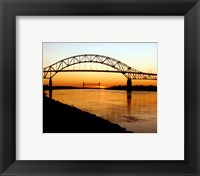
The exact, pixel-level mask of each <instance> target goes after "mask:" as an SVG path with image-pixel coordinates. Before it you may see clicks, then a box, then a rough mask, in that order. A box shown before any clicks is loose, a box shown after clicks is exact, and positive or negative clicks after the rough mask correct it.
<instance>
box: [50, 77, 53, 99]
mask: <svg viewBox="0 0 200 176" xmlns="http://www.w3.org/2000/svg"><path fill="white" fill-rule="evenodd" d="M52 91H53V88H52V79H51V78H49V98H51V99H52Z"/></svg>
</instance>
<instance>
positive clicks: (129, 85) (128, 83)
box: [126, 78, 132, 92]
mask: <svg viewBox="0 0 200 176" xmlns="http://www.w3.org/2000/svg"><path fill="white" fill-rule="evenodd" d="M126 90H127V92H131V91H132V80H131V78H128V79H127V89H126Z"/></svg>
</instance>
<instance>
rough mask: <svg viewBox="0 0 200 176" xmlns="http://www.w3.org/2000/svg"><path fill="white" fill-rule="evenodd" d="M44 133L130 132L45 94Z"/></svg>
mask: <svg viewBox="0 0 200 176" xmlns="http://www.w3.org/2000/svg"><path fill="white" fill-rule="evenodd" d="M43 133H130V132H129V131H126V129H125V128H123V127H121V126H119V125H118V124H114V123H112V122H110V121H108V120H105V119H103V118H101V117H98V116H96V115H94V114H91V113H89V112H85V111H82V110H80V109H78V108H76V107H74V106H70V105H67V104H63V103H61V102H59V101H56V100H54V99H50V98H48V97H47V96H46V95H44V96H43Z"/></svg>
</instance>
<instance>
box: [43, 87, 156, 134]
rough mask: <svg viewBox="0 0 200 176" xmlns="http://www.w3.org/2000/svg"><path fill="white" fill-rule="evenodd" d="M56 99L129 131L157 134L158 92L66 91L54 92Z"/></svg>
mask: <svg viewBox="0 0 200 176" xmlns="http://www.w3.org/2000/svg"><path fill="white" fill-rule="evenodd" d="M46 93H47V94H48V91H46ZM52 98H53V99H55V100H58V101H60V102H62V103H64V104H68V105H72V106H75V107H77V108H79V109H81V110H83V111H87V112H89V113H92V114H95V115H97V116H99V117H102V118H104V119H107V120H109V121H110V122H113V123H117V124H119V125H120V126H121V127H125V128H126V129H127V130H129V131H133V132H136V133H156V132H157V92H147V91H132V93H127V92H126V91H123V90H103V89H66V90H53V94H52Z"/></svg>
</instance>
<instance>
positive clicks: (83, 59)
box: [43, 54, 157, 80]
mask: <svg viewBox="0 0 200 176" xmlns="http://www.w3.org/2000/svg"><path fill="white" fill-rule="evenodd" d="M81 63H98V64H103V65H107V66H109V67H111V68H113V69H115V70H116V72H118V73H122V74H123V75H124V76H125V77H126V78H127V79H128V80H132V79H147V80H156V79H157V74H153V73H145V72H141V71H139V70H137V69H135V68H132V67H130V66H128V65H127V64H125V63H123V62H121V61H119V60H117V59H114V58H111V57H108V56H104V55H98V54H81V55H75V56H71V57H68V58H65V59H62V60H60V61H58V62H56V63H54V64H52V65H49V66H48V67H45V68H44V69H43V78H44V79H51V78H53V77H54V76H55V75H56V74H57V73H59V72H64V69H65V68H67V67H70V66H72V65H76V64H81ZM88 71H89V70H88Z"/></svg>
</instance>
